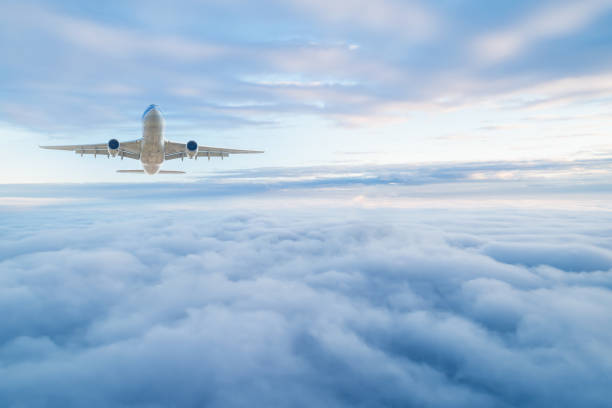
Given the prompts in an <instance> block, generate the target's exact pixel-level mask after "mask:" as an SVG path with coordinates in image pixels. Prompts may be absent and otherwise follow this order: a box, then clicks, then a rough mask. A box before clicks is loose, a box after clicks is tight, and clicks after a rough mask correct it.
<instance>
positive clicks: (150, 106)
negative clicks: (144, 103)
mask: <svg viewBox="0 0 612 408" xmlns="http://www.w3.org/2000/svg"><path fill="white" fill-rule="evenodd" d="M156 108H157V105H155V104H152V105H149V107H148V108H147V109H146V110H145V111H144V113H143V114H142V118H143V119H144V117H145V116H147V113H149V112H151V111H152V110H153V109H156Z"/></svg>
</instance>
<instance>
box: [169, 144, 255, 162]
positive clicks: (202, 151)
mask: <svg viewBox="0 0 612 408" xmlns="http://www.w3.org/2000/svg"><path fill="white" fill-rule="evenodd" d="M254 153H263V151H261V150H240V149H226V148H224V147H210V146H198V144H197V143H195V142H187V143H176V142H167V143H166V157H165V159H166V160H172V159H184V158H185V157H208V158H211V157H221V158H224V157H228V156H229V155H230V154H254Z"/></svg>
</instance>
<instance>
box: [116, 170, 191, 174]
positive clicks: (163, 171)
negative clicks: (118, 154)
mask: <svg viewBox="0 0 612 408" xmlns="http://www.w3.org/2000/svg"><path fill="white" fill-rule="evenodd" d="M117 173H140V174H142V173H144V170H117ZM157 174H185V172H184V171H178V170H160V171H158V172H157Z"/></svg>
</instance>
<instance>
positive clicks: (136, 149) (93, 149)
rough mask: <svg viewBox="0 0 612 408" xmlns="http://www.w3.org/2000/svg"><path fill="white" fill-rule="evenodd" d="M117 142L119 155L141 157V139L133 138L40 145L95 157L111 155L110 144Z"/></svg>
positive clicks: (122, 156) (132, 157)
mask: <svg viewBox="0 0 612 408" xmlns="http://www.w3.org/2000/svg"><path fill="white" fill-rule="evenodd" d="M113 142H116V143H117V147H116V149H113V150H116V154H115V155H117V156H119V157H121V158H124V157H127V158H129V159H136V160H138V159H140V141H139V140H133V141H129V142H123V143H119V142H118V141H117V140H115V139H111V141H109V142H108V143H98V144H86V145H65V146H40V147H41V148H42V149H50V150H68V151H72V152H75V153H76V154H80V155H81V156H83V155H84V154H93V155H94V157H96V156H98V155H100V156H107V157H108V156H110V155H111V153H110V151H109V144H110V143H113Z"/></svg>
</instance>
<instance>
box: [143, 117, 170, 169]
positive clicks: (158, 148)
mask: <svg viewBox="0 0 612 408" xmlns="http://www.w3.org/2000/svg"><path fill="white" fill-rule="evenodd" d="M164 147H165V139H164V117H163V116H162V113H161V111H160V110H159V109H158V108H157V106H155V105H151V106H149V107H148V108H147V110H146V111H145V112H144V114H143V115H142V141H141V152H140V162H141V163H142V167H143V168H144V171H145V172H146V173H147V174H156V173H157V172H158V171H159V169H160V167H161V165H162V164H163V162H164V153H165V152H164V150H165V149H164Z"/></svg>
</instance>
